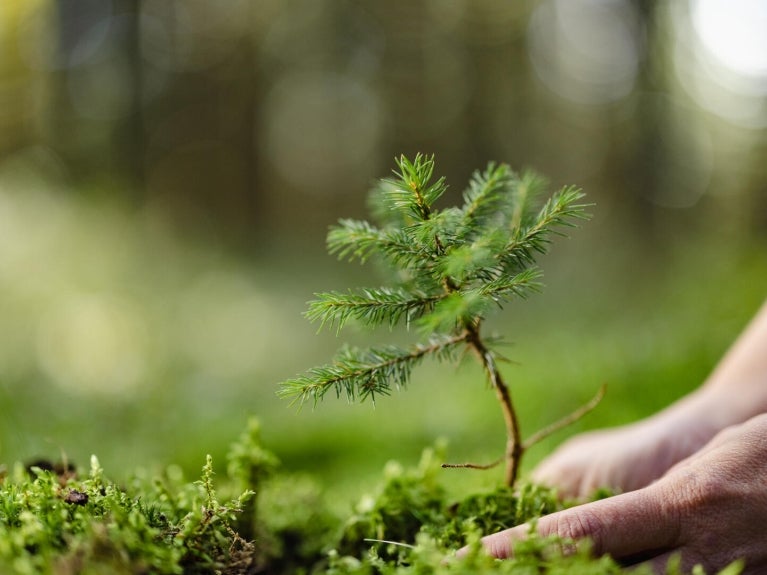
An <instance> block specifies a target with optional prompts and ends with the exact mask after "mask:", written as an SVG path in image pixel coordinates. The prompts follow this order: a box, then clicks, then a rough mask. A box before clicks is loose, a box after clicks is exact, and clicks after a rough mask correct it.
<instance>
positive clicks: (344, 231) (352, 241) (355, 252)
mask: <svg viewBox="0 0 767 575" xmlns="http://www.w3.org/2000/svg"><path fill="white" fill-rule="evenodd" d="M327 245H328V252H329V253H331V254H335V255H337V256H338V259H345V258H348V259H349V260H353V259H359V260H360V262H362V263H364V262H365V261H367V259H368V258H369V257H370V256H371V255H372V254H373V253H374V252H379V253H381V254H383V255H384V256H386V257H387V259H389V260H390V261H391V262H392V263H393V264H402V265H405V266H407V265H410V264H412V263H413V262H415V261H419V260H422V259H423V258H424V252H423V250H422V249H419V247H418V246H416V245H414V244H413V242H412V240H411V238H410V237H408V235H407V234H406V233H405V232H404V231H402V230H395V229H379V228H376V227H375V226H372V225H370V224H369V223H368V222H366V221H358V220H349V219H344V220H340V221H339V222H338V225H337V226H333V227H331V228H330V231H329V232H328V239H327Z"/></svg>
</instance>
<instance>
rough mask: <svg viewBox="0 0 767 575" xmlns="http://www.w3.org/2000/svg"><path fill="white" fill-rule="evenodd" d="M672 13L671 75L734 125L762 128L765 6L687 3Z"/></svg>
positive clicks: (766, 89)
mask: <svg viewBox="0 0 767 575" xmlns="http://www.w3.org/2000/svg"><path fill="white" fill-rule="evenodd" d="M671 14H672V21H673V22H674V27H675V34H676V37H677V42H676V46H675V51H674V63H675V67H676V72H677V75H678V77H679V79H680V81H681V83H682V85H683V86H684V88H685V90H686V91H687V92H688V93H689V94H690V96H691V97H692V98H693V99H694V100H695V101H696V102H697V103H698V104H699V105H700V106H702V107H703V108H704V109H706V110H708V111H709V112H713V113H714V114H716V115H717V116H719V117H722V118H724V119H726V120H728V121H730V122H732V123H734V124H736V125H738V126H742V127H746V128H752V129H761V128H764V127H765V126H767V34H765V30H767V5H766V4H765V3H763V2H759V1H758V0H756V1H749V0H736V1H733V2H722V1H718V0H692V1H690V2H689V4H688V5H684V4H682V3H680V4H678V5H674V7H673V9H672V11H671Z"/></svg>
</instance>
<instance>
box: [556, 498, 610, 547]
mask: <svg viewBox="0 0 767 575" xmlns="http://www.w3.org/2000/svg"><path fill="white" fill-rule="evenodd" d="M552 517H553V516H552ZM552 527H553V529H552V533H556V534H557V535H559V536H560V537H562V538H564V539H568V540H571V541H573V542H577V541H579V540H581V539H585V538H588V539H590V540H591V541H592V542H593V544H594V552H595V553H597V554H599V553H600V549H599V544H600V540H601V534H602V530H603V524H602V521H601V520H600V519H599V517H597V516H596V515H595V514H594V513H593V512H591V511H589V510H587V509H577V508H576V509H574V510H572V511H570V512H563V513H560V514H559V515H558V516H556V517H553V522H552Z"/></svg>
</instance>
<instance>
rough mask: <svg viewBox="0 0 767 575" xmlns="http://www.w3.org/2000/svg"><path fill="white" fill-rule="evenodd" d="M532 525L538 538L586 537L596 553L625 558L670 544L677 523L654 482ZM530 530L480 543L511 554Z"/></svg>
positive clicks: (496, 552) (495, 554)
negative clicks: (642, 487) (515, 544)
mask: <svg viewBox="0 0 767 575" xmlns="http://www.w3.org/2000/svg"><path fill="white" fill-rule="evenodd" d="M536 530H537V532H538V533H539V534H540V535H542V536H543V537H547V536H549V535H558V536H559V537H562V538H564V539H572V540H574V541H576V542H577V541H578V540H581V539H584V538H588V539H590V540H591V542H592V544H593V546H592V549H593V552H594V553H595V554H596V555H603V554H605V553H608V554H610V555H611V556H612V557H613V558H615V559H624V560H629V561H630V560H631V558H636V557H642V558H645V559H646V558H648V557H651V556H652V555H654V554H657V553H662V552H664V551H665V550H668V549H670V548H672V547H673V546H674V543H675V541H676V540H677V535H678V522H677V521H676V520H675V519H674V515H673V511H672V510H671V508H670V507H669V506H668V505H665V504H664V502H663V499H662V497H661V496H660V494H659V493H658V490H657V489H655V488H654V486H653V487H648V488H645V489H641V490H638V491H632V492H630V493H624V494H623V495H616V496H615V497H610V498H608V499H603V500H601V501H595V502H593V503H586V504H584V505H579V506H578V507H572V508H570V509H566V510H564V511H560V512H558V513H552V514H551V515H547V516H545V517H542V518H541V519H539V520H538V523H537V529H536ZM529 532H530V526H529V525H519V526H517V527H514V528H512V529H507V530H505V531H501V532H499V533H494V534H493V535H489V536H487V537H484V538H483V539H482V544H483V545H484V547H485V550H486V551H487V552H488V553H489V554H490V555H492V556H493V557H497V558H499V559H505V558H507V557H511V556H512V546H513V543H514V542H515V541H519V540H521V539H525V538H526V537H527V536H528V534H529ZM461 551H463V550H461ZM458 555H459V556H460V555H462V553H461V552H460V551H459V553H458Z"/></svg>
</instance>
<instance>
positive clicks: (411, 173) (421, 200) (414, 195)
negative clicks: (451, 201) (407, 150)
mask: <svg viewBox="0 0 767 575" xmlns="http://www.w3.org/2000/svg"><path fill="white" fill-rule="evenodd" d="M396 162H397V167H398V168H399V171H397V170H395V171H394V174H395V175H396V176H397V178H396V179H386V180H384V182H386V184H388V185H387V186H385V187H384V188H382V201H383V202H384V204H386V205H388V206H389V207H391V208H392V209H395V210H397V211H399V212H402V213H403V214H408V215H410V217H412V218H413V219H414V220H415V221H424V220H428V219H429V217H430V215H431V207H432V204H434V202H435V201H437V199H439V197H440V196H441V195H442V194H443V193H444V192H445V190H447V186H446V185H445V178H439V179H438V180H437V181H435V182H431V177H432V174H433V173H434V156H424V155H423V154H417V155H416V157H415V159H414V160H413V161H412V162H411V161H410V160H408V159H407V158H406V157H405V156H400V157H399V158H397V159H396Z"/></svg>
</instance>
